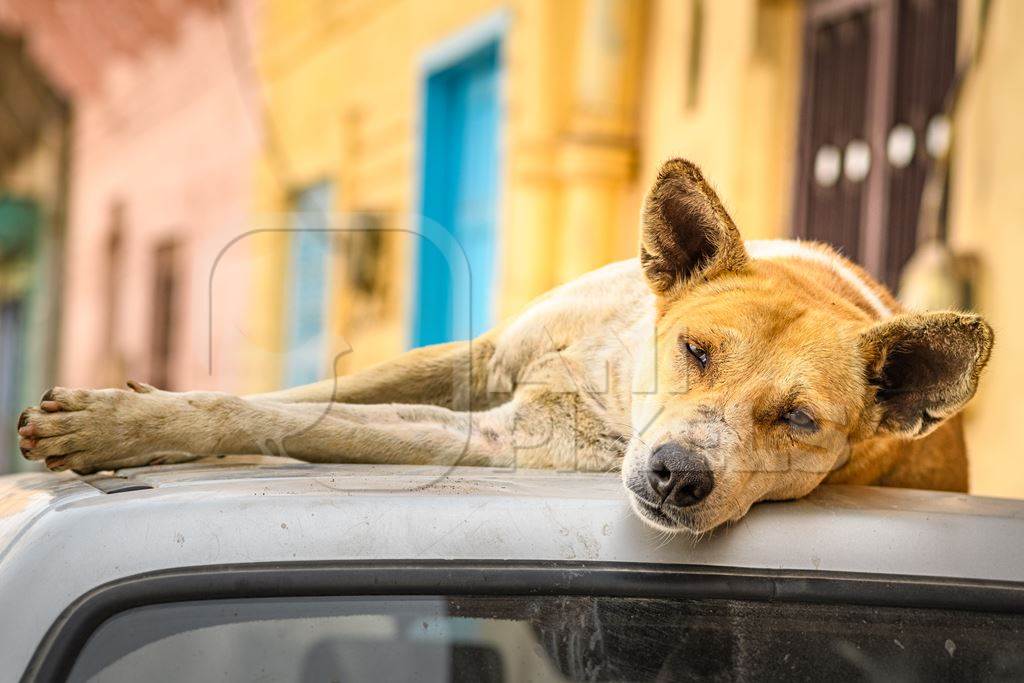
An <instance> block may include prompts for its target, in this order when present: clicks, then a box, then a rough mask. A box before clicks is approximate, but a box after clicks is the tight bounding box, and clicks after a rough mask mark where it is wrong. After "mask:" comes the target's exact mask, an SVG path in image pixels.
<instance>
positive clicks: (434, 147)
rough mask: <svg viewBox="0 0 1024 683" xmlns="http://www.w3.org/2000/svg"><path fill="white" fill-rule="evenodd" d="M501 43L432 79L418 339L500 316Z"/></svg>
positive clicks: (451, 333) (471, 331) (444, 337)
mask: <svg viewBox="0 0 1024 683" xmlns="http://www.w3.org/2000/svg"><path fill="white" fill-rule="evenodd" d="M500 70H501V63H500V50H499V44H498V43H497V42H493V43H490V44H488V45H486V46H484V47H482V48H480V49H478V50H476V51H474V52H473V53H471V54H470V55H468V56H467V57H465V58H464V59H462V60H460V61H459V62H457V63H456V64H454V65H452V66H450V67H447V68H445V69H443V70H440V71H437V72H435V73H433V74H431V75H430V76H429V77H428V78H427V80H426V102H425V121H424V140H423V166H422V179H423V180H422V183H423V185H422V199H421V214H422V216H423V219H424V220H423V225H422V232H423V234H424V235H428V236H429V235H430V234H431V233H432V232H433V233H434V234H437V231H438V230H442V231H443V232H444V233H445V236H446V237H448V236H450V239H443V240H431V239H428V238H426V237H421V238H420V239H419V253H418V259H417V267H418V270H417V277H416V284H417V292H416V300H415V310H414V316H413V330H412V332H413V333H412V343H413V345H414V346H422V345H425V344H436V343H439V342H445V341H451V340H454V339H465V338H467V337H470V336H475V335H477V334H479V333H481V332H483V331H485V330H486V329H487V328H489V327H490V326H491V325H492V324H493V323H494V307H493V299H494V287H495V275H496V273H495V260H496V259H495V241H496V235H495V230H496V223H497V220H496V219H497V207H498V135H499V119H500V116H499V114H500V105H499V87H500V86H499V82H500Z"/></svg>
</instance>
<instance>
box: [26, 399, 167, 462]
mask: <svg viewBox="0 0 1024 683" xmlns="http://www.w3.org/2000/svg"><path fill="white" fill-rule="evenodd" d="M129 387H131V389H132V391H123V390H120V389H96V390H94V389H65V388H63V387H54V388H53V389H50V390H49V391H47V392H46V393H45V394H43V397H42V399H41V400H40V402H39V405H38V406H33V407H31V408H27V409H26V410H25V411H24V412H23V413H22V414H21V417H20V418H19V419H18V436H19V437H20V438H19V441H18V446H19V448H20V449H21V454H22V455H23V456H25V457H26V458H28V459H29V460H42V461H44V462H45V464H46V467H47V468H49V469H51V470H54V471H62V470H74V471H76V472H79V473H82V474H84V473H89V472H95V471H97V470H101V469H108V468H110V467H111V466H112V465H113V464H115V463H118V462H120V461H123V460H124V459H125V458H126V457H128V456H130V455H131V449H132V448H133V446H134V444H136V443H137V441H138V438H139V437H140V436H141V435H144V434H145V428H144V424H145V415H144V413H145V412H146V411H144V410H140V408H141V407H143V406H140V405H139V403H140V402H139V399H141V398H142V396H141V395H144V394H150V393H152V392H156V391H157V390H155V389H154V388H153V387H151V386H149V385H146V384H141V383H137V382H129ZM157 393H160V392H157Z"/></svg>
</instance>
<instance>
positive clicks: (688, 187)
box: [640, 159, 747, 298]
mask: <svg viewBox="0 0 1024 683" xmlns="http://www.w3.org/2000/svg"><path fill="white" fill-rule="evenodd" d="M642 221H643V226H642V233H641V236H640V265H641V266H642V267H643V269H644V275H645V276H646V277H647V282H648V283H649V284H650V286H651V289H653V290H654V292H655V294H657V295H658V296H661V297H665V298H671V297H673V296H675V295H676V294H677V293H678V292H679V291H681V290H682V289H683V288H685V287H686V286H687V285H689V284H690V283H692V282H695V281H698V280H706V279H709V278H712V277H714V276H716V275H718V274H720V273H723V272H726V271H729V270H738V269H740V268H742V267H743V266H744V265H745V264H746V263H747V252H746V250H745V249H744V247H743V239H742V238H741V237H740V232H739V230H737V229H736V224H735V223H733V222H732V218H730V217H729V214H728V213H726V211H725V207H723V206H722V202H721V200H719V199H718V195H716V194H715V191H714V190H712V189H711V186H710V185H708V183H707V181H705V180H704V176H702V175H701V173H700V169H699V168H697V166H696V165H695V164H692V163H690V162H689V161H686V160H685V159H671V160H670V161H667V162H665V164H664V165H663V166H662V167H661V170H660V171H659V172H658V178H657V180H655V181H654V185H653V186H652V187H651V189H650V191H649V192H648V193H647V198H646V199H645V200H644V209H643V217H642Z"/></svg>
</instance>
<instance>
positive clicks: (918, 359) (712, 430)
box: [623, 160, 992, 532]
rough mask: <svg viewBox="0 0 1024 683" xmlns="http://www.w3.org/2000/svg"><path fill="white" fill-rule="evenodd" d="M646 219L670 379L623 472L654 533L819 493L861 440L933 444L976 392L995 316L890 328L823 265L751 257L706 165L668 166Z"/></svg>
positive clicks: (642, 397) (656, 361)
mask: <svg viewBox="0 0 1024 683" xmlns="http://www.w3.org/2000/svg"><path fill="white" fill-rule="evenodd" d="M642 220H643V226H642V237H641V248H640V261H641V266H642V268H643V272H644V275H645V276H646V278H647V280H648V283H649V284H650V286H651V288H652V289H653V291H654V293H655V294H656V296H657V299H658V306H657V323H656V328H655V329H656V332H655V336H656V338H657V339H656V343H655V344H652V345H651V348H650V349H649V350H648V351H647V352H646V356H647V358H646V360H645V361H644V363H643V364H642V366H644V367H643V369H642V370H641V372H646V373H648V374H649V375H650V376H651V377H653V378H654V379H655V381H656V386H655V387H654V388H653V389H652V390H651V391H649V392H646V393H636V394H634V396H633V408H632V412H633V427H634V430H635V431H636V433H637V434H638V438H636V439H634V440H633V442H632V444H631V446H630V448H629V450H628V452H627V454H626V459H625V462H624V463H623V479H624V481H625V484H626V487H627V489H628V491H629V497H630V499H631V503H632V505H633V507H634V509H635V510H636V511H637V513H638V514H639V515H640V516H641V517H642V518H643V519H644V520H645V521H648V522H649V523H651V524H652V525H653V526H655V527H658V528H661V529H667V530H689V531H693V532H702V531H706V530H709V529H712V528H714V527H716V526H718V525H720V524H722V523H724V522H727V521H730V520H734V519H738V518H739V517H741V516H743V515H744V514H745V513H746V512H747V510H748V509H749V508H750V506H751V505H752V504H753V503H755V502H757V501H760V500H778V499H788V498H795V497H799V496H803V495H806V494H807V493H809V492H810V491H811V490H812V489H814V488H815V487H816V486H817V485H818V484H820V483H821V482H822V480H824V479H825V477H826V476H827V475H828V474H829V472H831V471H832V470H834V469H836V468H837V467H840V466H842V465H843V464H844V463H846V461H847V460H848V459H849V458H850V454H851V452H852V451H853V449H854V447H855V446H856V445H857V444H858V443H861V442H863V441H866V440H869V439H879V438H891V439H913V438H919V437H922V436H925V435H926V434H928V433H930V432H931V431H932V430H934V429H935V428H936V427H937V426H938V425H939V424H940V423H941V422H942V421H943V420H945V419H946V418H948V417H950V416H951V415H953V414H955V413H956V412H958V411H959V410H960V408H961V407H962V406H963V405H964V403H965V402H966V401H967V400H968V399H970V398H971V396H973V394H974V392H975V389H976V387H977V383H978V374H979V372H980V371H981V369H982V367H983V366H984V365H985V363H986V361H987V360H988V356H989V352H990V349H991V345H992V331H991V329H990V328H989V326H988V325H987V324H986V323H985V322H984V321H983V320H981V319H980V318H979V317H977V316H974V315H968V314H963V313H953V312H942V313H923V314H899V315H895V316H893V317H889V318H886V319H884V320H881V321H879V320H878V319H877V316H872V315H871V314H870V313H869V312H868V311H866V310H865V308H864V306H863V305H861V306H858V305H857V304H856V302H855V301H853V299H854V298H855V294H856V290H855V289H854V290H853V291H852V292H851V291H849V290H847V291H844V290H843V286H844V285H843V283H841V282H839V283H838V284H837V281H836V280H835V279H829V278H827V277H824V276H823V275H822V271H821V269H819V271H818V272H817V273H815V272H813V271H814V269H813V268H809V269H807V272H803V271H801V269H800V267H799V265H798V264H797V265H794V263H793V262H791V263H789V264H785V263H782V262H778V261H772V260H754V259H752V258H750V256H749V255H748V254H747V252H746V250H745V248H744V244H743V241H742V239H741V238H740V234H739V231H738V230H737V229H736V226H735V225H734V224H733V222H732V219H731V218H730V217H729V215H728V214H727V213H726V211H725V209H724V208H723V206H722V203H721V202H720V201H719V199H718V197H717V196H716V195H715V193H714V191H713V190H712V189H711V188H710V186H709V185H708V184H707V183H706V182H705V181H704V178H703V177H702V176H701V174H700V171H699V170H698V169H697V167H696V166H694V165H693V164H690V163H689V162H686V161H683V160H673V161H670V162H668V163H667V164H665V166H664V167H663V168H662V170H661V172H660V174H659V176H658V178H657V180H656V182H655V184H654V186H653V188H652V189H651V190H650V193H649V194H648V196H647V199H646V202H645V206H644V211H643V218H642ZM845 286H849V285H848V284H847V285H845Z"/></svg>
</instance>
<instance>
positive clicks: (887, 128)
mask: <svg viewBox="0 0 1024 683" xmlns="http://www.w3.org/2000/svg"><path fill="white" fill-rule="evenodd" d="M956 18H957V0H812V1H811V2H810V3H809V4H808V10H807V23H806V30H805V40H806V42H805V50H804V79H803V94H802V105H801V125H800V132H799V135H798V140H799V148H798V164H797V168H798V177H797V183H796V199H795V205H794V234H795V235H796V236H797V237H801V238H805V239H814V240H820V241H823V242H829V243H831V244H833V245H835V246H836V247H838V248H839V249H840V250H841V251H842V252H843V253H844V254H846V255H847V256H849V257H851V258H853V259H854V260H856V261H859V262H860V263H862V264H864V265H865V266H866V267H867V268H868V270H869V271H871V272H872V274H874V275H875V276H876V277H878V278H879V279H880V280H883V281H884V282H886V283H887V284H889V285H890V286H893V287H895V286H896V284H897V281H898V277H899V272H900V269H901V268H902V267H903V265H904V264H905V263H906V261H907V259H908V258H909V257H910V255H911V254H912V253H913V250H914V247H915V246H916V243H917V216H918V210H919V206H920V200H921V191H922V188H923V185H924V179H925V175H926V173H927V168H928V164H929V152H928V149H927V145H926V144H925V140H926V139H927V137H928V131H929V126H930V125H932V124H933V122H934V121H935V119H936V117H937V116H938V115H939V114H940V113H941V112H942V111H943V106H944V102H945V99H946V97H947V95H948V92H949V88H950V86H951V84H952V82H953V74H954V70H955V55H956ZM933 127H934V126H933ZM894 138H895V139H894Z"/></svg>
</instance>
